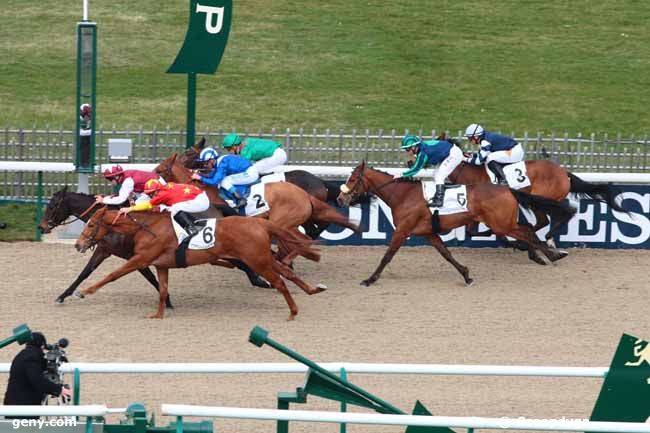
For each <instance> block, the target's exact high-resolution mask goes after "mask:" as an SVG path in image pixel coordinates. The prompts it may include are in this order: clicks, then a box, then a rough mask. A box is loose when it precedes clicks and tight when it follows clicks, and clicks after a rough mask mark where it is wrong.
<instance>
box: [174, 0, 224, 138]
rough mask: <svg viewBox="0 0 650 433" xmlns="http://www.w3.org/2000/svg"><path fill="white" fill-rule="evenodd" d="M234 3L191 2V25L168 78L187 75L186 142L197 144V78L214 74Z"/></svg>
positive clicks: (214, 0)
mask: <svg viewBox="0 0 650 433" xmlns="http://www.w3.org/2000/svg"><path fill="white" fill-rule="evenodd" d="M231 20H232V0H190V24H189V27H188V28H187V34H186V35H185V41H184V42H183V46H182V47H181V50H180V51H179V53H178V55H177V56H176V60H174V63H172V65H171V66H170V67H169V69H168V70H167V73H168V74H187V140H186V143H185V145H186V147H188V148H189V147H190V146H192V145H193V144H194V134H195V123H196V120H195V119H196V74H214V73H215V72H216V71H217V67H218V66H219V62H221V57H222V56H223V52H224V51H225V50H226V44H227V43H228V34H229V33H230V22H231Z"/></svg>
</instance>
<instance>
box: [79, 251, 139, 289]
mask: <svg viewBox="0 0 650 433" xmlns="http://www.w3.org/2000/svg"><path fill="white" fill-rule="evenodd" d="M144 265H145V263H142V257H140V256H138V255H135V256H133V257H131V258H130V259H129V260H128V261H127V262H126V263H124V264H123V265H122V266H120V267H119V268H117V269H116V270H114V271H113V272H111V273H110V274H108V275H106V276H105V277H104V278H102V279H101V280H100V281H98V282H97V283H95V284H93V285H92V286H90V287H87V288H85V289H81V290H75V291H74V294H75V296H77V297H79V298H83V297H84V296H85V295H92V294H93V293H95V292H96V291H97V290H99V288H100V287H102V286H104V285H106V284H108V283H110V282H111V281H115V280H117V279H118V278H120V277H123V276H124V275H126V274H130V273H131V272H133V271H135V270H137V269H140V268H142V267H143V266H144Z"/></svg>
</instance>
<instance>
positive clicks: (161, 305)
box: [147, 266, 169, 319]
mask: <svg viewBox="0 0 650 433" xmlns="http://www.w3.org/2000/svg"><path fill="white" fill-rule="evenodd" d="M156 272H157V273H158V281H159V282H160V297H159V300H158V310H156V312H155V313H154V314H151V315H149V316H147V317H149V319H162V318H163V316H164V314H165V300H166V299H167V296H168V295H169V287H168V286H169V269H167V268H159V267H158V266H156Z"/></svg>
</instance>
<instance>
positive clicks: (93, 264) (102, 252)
mask: <svg viewBox="0 0 650 433" xmlns="http://www.w3.org/2000/svg"><path fill="white" fill-rule="evenodd" d="M110 255H111V253H110V252H109V251H108V249H106V248H104V247H102V246H101V245H99V246H97V248H96V249H95V252H94V253H93V255H92V257H90V260H88V263H86V266H85V267H84V268H83V270H82V271H81V273H80V274H79V276H78V277H77V279H76V280H74V282H73V283H72V284H71V285H70V287H68V288H67V289H66V290H65V291H64V292H63V293H61V294H60V295H59V296H58V297H57V298H56V300H55V301H54V302H56V303H57V304H63V301H64V300H65V298H67V297H68V296H70V295H72V293H73V292H74V291H75V289H76V288H77V287H78V286H79V284H81V283H82V282H83V281H84V280H85V279H86V278H88V277H89V276H90V274H92V272H93V271H94V270H95V269H97V267H98V266H99V265H101V264H102V262H103V261H104V260H106V259H107V258H108V257H110Z"/></svg>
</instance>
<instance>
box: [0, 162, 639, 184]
mask: <svg viewBox="0 0 650 433" xmlns="http://www.w3.org/2000/svg"><path fill="white" fill-rule="evenodd" d="M113 165H115V164H102V165H101V166H100V167H99V171H98V172H101V171H103V170H105V169H106V168H108V167H112V166H113ZM121 165H122V167H124V168H125V169H139V170H153V169H154V168H155V167H156V165H157V164H121ZM352 168H353V167H329V166H315V165H283V166H281V167H277V168H276V169H275V171H276V172H284V171H291V170H305V171H308V172H310V173H312V174H314V175H316V176H336V177H346V176H349V175H350V173H351V172H352ZM378 168H379V170H383V171H386V172H388V173H390V174H392V175H400V174H402V173H403V172H404V171H406V169H404V168H395V167H378ZM2 170H6V171H52V172H71V171H74V170H75V168H74V164H72V163H68V162H28V161H0V171H2ZM573 174H575V175H576V176H578V177H579V178H581V179H582V180H584V181H587V182H597V183H598V182H612V183H631V184H650V173H573ZM427 176H431V170H423V172H421V174H419V175H418V177H427Z"/></svg>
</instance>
